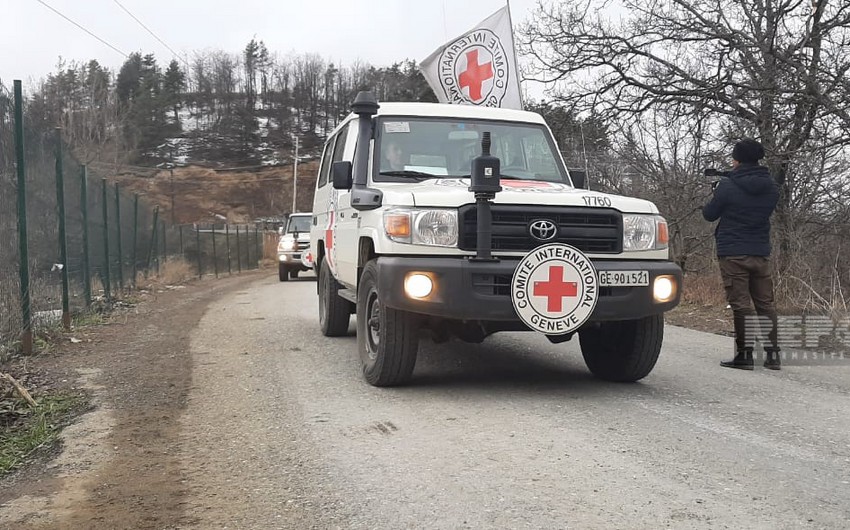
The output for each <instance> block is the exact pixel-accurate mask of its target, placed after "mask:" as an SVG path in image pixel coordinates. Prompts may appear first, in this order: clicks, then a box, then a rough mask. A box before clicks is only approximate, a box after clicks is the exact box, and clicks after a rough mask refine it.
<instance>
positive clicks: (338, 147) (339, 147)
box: [333, 125, 348, 162]
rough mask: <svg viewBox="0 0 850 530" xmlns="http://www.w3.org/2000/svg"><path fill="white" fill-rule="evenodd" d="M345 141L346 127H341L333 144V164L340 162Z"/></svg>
mask: <svg viewBox="0 0 850 530" xmlns="http://www.w3.org/2000/svg"><path fill="white" fill-rule="evenodd" d="M346 140H348V125H346V126H345V127H343V128H342V130H340V131H339V133H337V136H336V142H335V144H334V156H333V161H334V162H339V161H340V160H342V156H343V154H345V142H346Z"/></svg>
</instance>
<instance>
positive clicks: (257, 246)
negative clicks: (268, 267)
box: [254, 226, 263, 269]
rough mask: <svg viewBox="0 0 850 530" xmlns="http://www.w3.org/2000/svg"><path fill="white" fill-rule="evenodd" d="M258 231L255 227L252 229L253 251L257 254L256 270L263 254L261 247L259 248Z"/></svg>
mask: <svg viewBox="0 0 850 530" xmlns="http://www.w3.org/2000/svg"><path fill="white" fill-rule="evenodd" d="M259 233H260V229H259V228H257V227H256V226H255V227H254V250H255V251H256V253H257V268H258V269H259V268H260V262H261V261H262V260H263V252H262V247H260V238H259Z"/></svg>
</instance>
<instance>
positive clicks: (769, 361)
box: [764, 351, 782, 370]
mask: <svg viewBox="0 0 850 530" xmlns="http://www.w3.org/2000/svg"><path fill="white" fill-rule="evenodd" d="M764 367H765V368H767V369H768V370H781V369H782V359H781V357H780V354H779V352H778V351H766V352H764Z"/></svg>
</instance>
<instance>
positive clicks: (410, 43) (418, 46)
mask: <svg viewBox="0 0 850 530" xmlns="http://www.w3.org/2000/svg"><path fill="white" fill-rule="evenodd" d="M44 2H45V3H47V4H48V5H50V6H51V7H53V8H54V9H56V10H57V11H60V12H61V13H62V14H64V15H66V16H67V17H69V18H71V19H72V20H74V21H75V22H77V23H79V24H81V25H82V26H84V27H85V28H86V29H88V30H90V31H91V32H92V33H94V34H96V35H97V36H98V37H100V38H102V39H103V40H105V41H107V42H108V43H109V44H111V45H112V46H114V47H115V48H117V49H118V50H120V51H121V52H123V53H131V52H135V51H140V52H143V53H149V52H154V53H155V54H156V56H157V58H158V59H159V60H160V63H161V64H164V63H167V62H168V60H170V59H171V57H172V53H171V52H170V51H169V50H168V49H167V48H166V47H165V46H163V45H162V44H160V43H159V42H157V40H156V39H155V38H154V37H153V36H151V35H150V34H149V33H148V32H147V31H145V29H144V28H142V27H141V26H140V25H139V24H138V23H137V22H136V21H134V20H133V19H132V18H131V17H130V16H129V15H128V14H127V13H126V12H125V11H124V10H122V9H121V7H120V6H119V5H118V4H117V3H116V2H115V0H44ZM118 2H120V4H121V5H123V6H124V7H125V8H127V10H129V11H130V12H131V13H132V14H133V15H135V16H136V17H137V18H138V19H139V20H140V21H141V22H142V23H144V24H145V25H146V26H147V27H148V28H150V29H151V30H152V31H153V32H154V33H156V34H157V36H159V37H160V38H161V39H162V40H163V41H164V42H165V43H166V44H167V45H168V46H170V47H171V48H173V49H174V50H175V51H177V52H178V53H181V54H185V53H189V54H190V53H191V52H192V51H194V50H200V49H204V48H218V49H222V50H225V51H228V52H240V51H241V50H242V49H244V47H245V45H246V44H247V43H248V41H249V40H250V39H251V38H252V37H255V36H256V38H257V39H259V40H263V41H265V43H266V45H267V47H268V48H269V50H270V51H277V52H316V53H318V54H320V55H322V56H323V57H325V58H327V59H329V60H333V61H335V62H337V63H341V64H348V63H351V62H352V61H354V60H357V59H360V60H363V61H365V62H368V63H370V64H374V65H388V64H391V63H392V62H394V61H399V60H401V59H404V58H411V59H416V60H417V61H420V60H422V59H424V58H425V57H426V56H428V55H429V54H430V53H431V52H432V51H434V49H436V48H437V47H438V46H440V45H441V44H443V43H444V42H445V41H446V40H447V39H448V38H452V37H455V36H457V35H459V34H461V33H464V32H465V31H466V30H468V29H470V28H472V27H473V26H475V25H476V24H478V23H479V22H480V21H481V20H483V19H484V18H486V17H487V16H488V15H490V14H492V13H493V12H494V11H496V10H497V9H499V8H500V7H502V6H503V5H505V0H468V1H464V0H460V1H458V0H454V1H452V0H296V1H293V0H278V1H273V0H227V1H220V2H217V1H214V0H118ZM0 3H2V13H3V20H4V23H3V24H2V31H0V50H2V52H0V79H1V80H3V82H4V83H5V84H7V85H9V84H11V80H12V79H23V80H24V82H25V84H27V83H28V82H29V81H31V80H34V79H38V78H41V77H43V76H45V75H46V74H48V73H50V72H51V71H53V70H54V69H55V66H56V64H57V62H58V60H59V57H60V56H61V57H62V58H64V59H66V60H88V59H97V60H98V61H99V62H100V63H101V64H103V65H105V66H108V67H110V68H112V69H114V70H116V71H117V69H118V68H119V67H120V65H121V63H122V62H123V60H124V57H123V56H122V55H121V54H119V53H118V52H116V51H114V50H112V49H110V48H109V47H108V46H106V45H105V44H102V43H100V42H98V41H97V40H96V39H95V38H93V37H91V36H90V35H88V34H86V33H85V32H84V31H83V30H81V29H80V28H77V27H75V26H74V25H73V24H71V23H70V22H68V21H67V20H64V19H63V18H62V17H61V16H59V15H57V14H56V13H54V12H53V11H51V10H50V9H48V8H47V7H45V6H44V5H42V4H41V3H40V2H39V1H38V0H14V1H12V0H4V1H2V2H0ZM536 3H537V0H511V12H512V17H513V22H514V27H517V26H518V25H519V24H520V23H521V22H523V21H525V20H526V19H527V18H528V17H529V16H530V14H531V13H532V11H533V9H534V8H535V6H536ZM525 88H526V90H529V93H530V95H532V96H538V95H539V94H540V92H541V89H540V87H531V86H527V87H525Z"/></svg>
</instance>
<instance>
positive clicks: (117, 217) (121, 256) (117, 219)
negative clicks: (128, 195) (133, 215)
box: [115, 182, 124, 291]
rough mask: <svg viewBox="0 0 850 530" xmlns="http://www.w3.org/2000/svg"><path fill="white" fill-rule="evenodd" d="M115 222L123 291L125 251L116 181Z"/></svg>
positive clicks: (120, 279)
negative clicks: (122, 240) (123, 249)
mask: <svg viewBox="0 0 850 530" xmlns="http://www.w3.org/2000/svg"><path fill="white" fill-rule="evenodd" d="M115 224H116V225H117V228H116V231H115V233H116V235H117V236H118V240H117V241H116V243H117V246H118V288H119V289H120V290H121V291H123V290H124V253H123V252H122V249H121V194H120V191H119V190H118V183H117V182H116V183H115Z"/></svg>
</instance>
